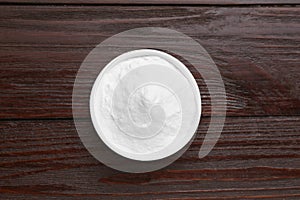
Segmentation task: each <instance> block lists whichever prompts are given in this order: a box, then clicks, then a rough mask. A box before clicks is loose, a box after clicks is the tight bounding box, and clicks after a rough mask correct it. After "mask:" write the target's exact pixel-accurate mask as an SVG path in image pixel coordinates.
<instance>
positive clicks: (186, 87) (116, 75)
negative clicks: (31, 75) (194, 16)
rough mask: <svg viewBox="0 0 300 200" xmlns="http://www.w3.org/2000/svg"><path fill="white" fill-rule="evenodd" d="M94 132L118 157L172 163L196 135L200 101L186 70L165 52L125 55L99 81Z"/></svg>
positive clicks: (93, 108) (92, 101)
mask: <svg viewBox="0 0 300 200" xmlns="http://www.w3.org/2000/svg"><path fill="white" fill-rule="evenodd" d="M90 113H91V118H92V122H93V125H94V128H95V130H96V132H97V134H98V135H99V137H100V138H101V139H102V140H103V142H104V143H105V144H106V145H107V146H108V147H109V148H110V149H111V150H113V151H114V152H116V153H117V154H119V155H121V156H124V157H126V158H129V159H133V160H139V161H153V160H159V159H163V158H165V157H168V156H170V155H172V154H174V153H176V152H177V151H179V150H180V149H181V148H183V147H184V146H185V145H186V144H187V143H188V142H189V141H190V140H191V139H192V137H193V135H194V133H195V131H196V130H197V127H198V124H199V121H200V116H201V96H200V92H199V88H198V86H197V83H196V81H195V79H194V77H193V76H192V74H191V73H190V71H189V70H188V69H187V67H186V66H185V65H184V64H183V63H182V62H180V61H179V60H178V59H176V58H175V57H173V56H171V55H169V54H167V53H164V52H162V51H157V50H150V49H140V50H135V51H130V52H127V53H124V54H122V55H120V56H118V57H116V58H115V59H113V60H112V61H111V62H110V63H108V64H107V65H106V66H105V67H104V69H103V70H102V71H101V72H100V74H99V75H98V77H97V79H96V81H95V83H94V85H93V88H92V92H91V96H90Z"/></svg>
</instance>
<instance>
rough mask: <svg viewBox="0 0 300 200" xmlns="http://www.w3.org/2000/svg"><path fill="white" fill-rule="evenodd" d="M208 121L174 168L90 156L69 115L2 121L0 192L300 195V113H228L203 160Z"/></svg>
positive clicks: (61, 196) (139, 196)
mask: <svg viewBox="0 0 300 200" xmlns="http://www.w3.org/2000/svg"><path fill="white" fill-rule="evenodd" d="M208 122H209V120H208V119H207V118H205V119H203V120H202V122H201V126H200V128H199V130H198V132H197V137H196V139H195V140H194V142H193V144H192V145H191V147H190V148H189V150H188V151H187V152H186V153H185V154H184V155H183V156H182V157H181V158H180V159H179V160H177V161H176V162H175V163H173V164H172V165H170V166H169V167H167V168H165V169H162V170H159V171H157V172H152V173H146V174H127V173H121V172H117V171H114V170H112V169H109V168H107V167H105V166H103V165H102V164H100V163H99V162H98V161H96V160H95V159H93V158H92V157H91V156H90V155H89V154H88V152H87V151H86V150H85V148H84V147H83V146H82V144H81V142H80V140H79V138H78V137H77V133H76V130H75V128H74V125H73V122H72V121H70V120H56V121H52V120H43V121H39V120H35V121H30V120H29V121H3V122H1V123H0V132H1V139H2V141H3V140H5V143H2V144H1V155H0V156H1V161H0V166H1V173H0V180H1V184H2V185H1V186H2V187H1V188H0V192H1V194H2V195H4V197H10V198H12V197H14V198H17V197H19V199H22V198H25V197H26V198H28V199H34V198H36V199H39V198H42V197H43V198H44V197H49V198H50V197H52V198H54V197H57V198H59V199H68V198H70V197H74V198H75V197H76V199H81V198H84V197H85V198H89V199H99V198H100V199H106V198H108V197H112V198H121V199H123V198H126V199H127V198H128V199H150V198H151V199H153V198H158V199H164V198H175V199H182V198H184V197H186V198H187V197H189V198H192V197H193V198H195V197H197V198H199V199H207V198H208V197H211V198H212V199H221V198H230V199H231V198H233V199H240V198H241V196H243V197H247V198H258V197H278V198H284V197H295V199H297V198H296V197H298V198H299V197H300V193H299V191H300V184H299V183H300V169H299V166H300V151H299V150H300V137H299V129H300V117H255V118H253V117H250V118H237V117H229V118H227V120H226V123H225V129H224V132H223V133H222V136H221V138H220V140H219V142H218V144H217V146H216V147H215V148H214V150H213V151H212V152H211V153H210V154H209V155H208V156H207V157H206V158H204V159H202V160H200V159H199V158H198V157H197V153H198V150H199V146H200V145H201V142H202V139H203V137H204V134H205V130H206V129H207V125H208ZM241 125H242V126H241Z"/></svg>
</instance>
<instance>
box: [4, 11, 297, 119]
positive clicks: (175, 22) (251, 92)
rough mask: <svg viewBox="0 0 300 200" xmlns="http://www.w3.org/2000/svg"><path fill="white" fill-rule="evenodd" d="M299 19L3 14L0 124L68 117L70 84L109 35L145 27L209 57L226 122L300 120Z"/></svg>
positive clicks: (286, 14) (243, 14)
mask: <svg viewBox="0 0 300 200" xmlns="http://www.w3.org/2000/svg"><path fill="white" fill-rule="evenodd" d="M299 11H300V8H299V7H261V8H260V7H254V8H227V7H225V8H222V7H169V6H166V7H141V6H134V7H122V6H120V7H118V6H113V7H110V6H103V7H77V6H75V7H72V6H69V7H59V6H55V7H52V6H25V7H24V6H2V7H0V24H1V32H0V46H1V48H0V90H1V93H0V118H2V119H7V118H20V119H24V118H65V117H66V118H70V117H72V108H71V97H72V87H73V82H74V80H75V76H76V72H77V70H78V69H79V67H80V64H81V62H82V61H83V59H84V58H85V56H86V55H87V54H88V53H89V51H91V50H92V49H93V47H95V46H96V45H97V44H98V43H100V42H101V41H103V40H104V39H106V38H107V37H109V36H111V35H114V34H116V33H118V32H121V31H125V30H128V29H131V28H136V27H145V26H155V27H169V28H172V29H176V30H178V31H181V32H183V33H185V34H187V35H189V36H191V37H192V38H194V39H195V40H196V41H198V42H200V43H201V44H202V45H203V46H204V47H205V48H206V49H207V51H208V52H209V53H210V55H211V56H212V58H213V59H214V61H215V62H216V64H217V65H218V67H219V69H220V71H221V74H222V76H223V79H224V82H225V87H226V92H227V96H228V112H227V115H229V116H253V115H255V116H265V115H299V114H300V99H299V96H300V82H299V81H298V80H299V77H300V68H299V63H300V57H299V54H300V51H299V49H300V17H299V15H300V14H299V13H300V12H299ZM139 37H142V36H139ZM178 48H187V49H188V48H189V47H186V46H184V45H182V46H181V47H178ZM89 81H91V80H89V79H88V78H87V80H86V82H89ZM198 83H199V87H200V90H201V92H202V98H203V108H204V109H203V115H204V116H209V115H210V99H209V94H208V93H207V89H206V86H205V84H204V83H203V81H202V80H201V79H198ZM83 89H86V87H85V86H84V85H83ZM220 103H223V102H220ZM83 107H84V105H83ZM85 108H86V107H85Z"/></svg>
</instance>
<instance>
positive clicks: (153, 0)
mask: <svg viewBox="0 0 300 200" xmlns="http://www.w3.org/2000/svg"><path fill="white" fill-rule="evenodd" d="M1 2H2V3H25V4H26V3H29V4H32V3H36V4H53V3H57V4H100V5H101V4H106V5H107V4H114V5H128V4H130V5H136V4H139V5H143V4H146V5H151V4H156V5H172V4H173V5H175V4H176V5H183V4H184V5H187V4H190V5H231V6H233V5H297V4H299V1H298V0H185V1H181V0H1Z"/></svg>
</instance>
